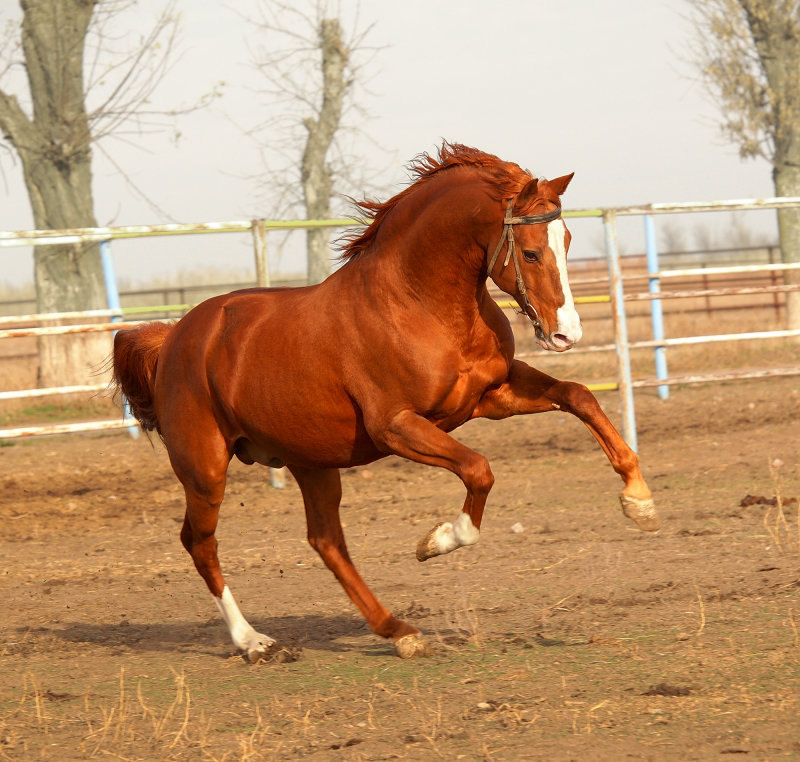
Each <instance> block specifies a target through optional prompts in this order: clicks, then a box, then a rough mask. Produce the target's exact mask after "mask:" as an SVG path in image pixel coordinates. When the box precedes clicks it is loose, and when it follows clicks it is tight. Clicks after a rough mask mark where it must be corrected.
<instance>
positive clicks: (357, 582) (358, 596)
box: [289, 467, 428, 659]
mask: <svg viewBox="0 0 800 762" xmlns="http://www.w3.org/2000/svg"><path fill="white" fill-rule="evenodd" d="M289 470H290V471H291V472H292V475H293V476H294V477H295V479H296V480H297V483H298V484H299V485H300V490H301V492H302V493H303V502H304V504H305V509H306V521H307V524H308V542H309V544H310V545H311V547H312V548H314V550H316V551H317V553H319V555H320V557H321V558H322V560H323V561H324V562H325V565H326V566H327V567H328V568H329V569H330V570H331V571H332V572H333V574H334V576H335V577H336V579H337V580H338V581H339V584H341V586H342V587H343V588H344V591H345V592H346V593H347V595H348V596H349V598H350V600H351V601H353V603H354V604H355V605H356V606H357V607H358V610H359V611H360V612H361V613H362V615H363V616H364V618H365V619H366V620H367V623H368V624H369V626H370V628H371V629H372V631H373V632H374V633H375V634H376V635H380V636H381V637H383V638H388V639H391V640H392V642H393V643H394V647H395V652H396V653H397V655H398V656H400V657H401V658H403V659H408V658H411V657H413V656H422V655H425V654H427V653H428V645H427V643H426V641H425V640H424V638H423V636H422V633H421V632H420V631H419V630H418V629H417V628H416V627H412V626H411V625H409V624H407V623H406V622H404V621H402V620H401V619H397V618H396V617H394V616H392V614H391V612H390V611H389V610H388V609H387V608H386V607H385V606H383V605H382V604H381V603H380V601H379V600H378V599H377V598H376V597H375V595H374V594H373V593H372V591H371V590H370V589H369V588H368V587H367V585H366V583H365V582H364V580H363V579H362V578H361V575H360V574H359V573H358V572H357V571H356V568H355V566H354V565H353V562H352V560H351V559H350V554H349V552H348V550H347V545H346V543H345V539H344V532H343V531H342V524H341V521H340V520H339V503H340V501H341V499H342V483H341V479H340V477H339V471H338V469H315V470H308V469H300V468H295V467H290V468H289Z"/></svg>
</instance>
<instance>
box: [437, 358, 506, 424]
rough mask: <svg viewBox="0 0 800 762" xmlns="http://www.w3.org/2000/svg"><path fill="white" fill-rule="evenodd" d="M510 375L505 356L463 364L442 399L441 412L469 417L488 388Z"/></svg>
mask: <svg viewBox="0 0 800 762" xmlns="http://www.w3.org/2000/svg"><path fill="white" fill-rule="evenodd" d="M507 375H508V364H507V362H506V361H505V359H504V358H492V359H491V360H488V361H485V360H484V361H477V362H473V363H470V364H468V365H465V366H463V367H462V368H461V369H460V370H459V372H458V375H457V378H456V380H455V383H453V384H452V386H451V387H450V389H449V390H448V393H447V394H446V396H445V397H444V399H443V400H442V404H441V410H440V412H441V413H442V414H444V416H446V417H451V416H454V417H457V418H464V420H466V418H468V417H469V416H470V414H471V413H472V411H473V410H474V408H475V406H476V405H477V404H478V402H479V401H480V399H481V397H483V395H484V394H485V393H486V391H487V389H489V388H491V387H493V386H496V385H497V384H499V383H501V382H502V381H503V379H504V378H505V377H506V376H507Z"/></svg>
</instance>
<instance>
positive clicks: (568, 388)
mask: <svg viewBox="0 0 800 762" xmlns="http://www.w3.org/2000/svg"><path fill="white" fill-rule="evenodd" d="M556 390H557V395H552V396H556V399H555V401H556V402H558V403H559V405H560V406H561V408H562V409H563V410H564V411H566V412H568V413H573V414H577V413H579V412H580V411H587V410H589V409H591V408H594V407H597V406H598V402H597V398H596V397H595V396H594V394H592V393H591V392H590V391H589V388H588V387H587V386H584V385H583V384H579V383H576V382H574V381H561V382H559V384H558V385H557V387H556ZM548 396H551V395H550V394H548Z"/></svg>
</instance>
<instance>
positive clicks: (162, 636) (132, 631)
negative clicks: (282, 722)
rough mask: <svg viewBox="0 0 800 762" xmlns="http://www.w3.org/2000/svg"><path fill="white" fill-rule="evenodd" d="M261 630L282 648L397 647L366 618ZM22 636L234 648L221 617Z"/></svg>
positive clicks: (295, 620) (321, 619) (294, 622)
mask: <svg viewBox="0 0 800 762" xmlns="http://www.w3.org/2000/svg"><path fill="white" fill-rule="evenodd" d="M251 623H252V625H253V627H255V629H256V630H258V631H259V632H263V633H265V634H267V635H269V636H270V637H272V638H274V639H275V640H276V641H277V642H278V644H279V645H280V646H281V647H284V648H290V649H306V648H307V649H311V650H315V651H329V652H333V653H340V652H353V651H356V652H361V653H362V654H375V655H379V654H382V653H383V652H384V651H386V652H389V651H391V650H392V645H391V643H388V642H387V643H385V644H383V643H381V642H380V639H378V638H377V636H375V635H373V634H372V633H371V631H370V629H369V627H368V626H367V624H366V622H364V620H362V619H359V618H358V617H356V616H349V615H345V614H339V615H335V616H323V615H318V614H309V615H304V616H281V617H274V618H261V619H258V618H254V619H253V620H252V622H251ZM17 630H18V635H19V637H20V638H23V637H27V638H33V639H40V638H43V639H45V640H50V641H52V640H53V639H55V640H60V641H63V642H66V643H73V644H76V645H81V646H88V647H99V648H107V649H110V650H111V651H112V652H114V651H118V652H125V651H133V652H135V653H146V652H159V651H163V652H167V651H168V652H177V653H195V654H197V653H204V654H207V655H210V656H217V657H222V658H227V657H228V656H229V655H230V653H231V649H233V646H232V644H231V642H230V638H229V637H228V633H227V631H226V629H225V624H224V622H223V621H222V620H221V619H216V618H213V619H209V620H208V621H205V622H187V621H180V622H159V623H154V624H145V623H139V622H129V621H128V620H122V621H121V622H118V623H116V624H111V623H84V622H74V623H71V624H68V625H66V626H60V627H59V626H53V627H37V628H34V629H31V628H17Z"/></svg>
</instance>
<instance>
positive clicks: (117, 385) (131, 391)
mask: <svg viewBox="0 0 800 762" xmlns="http://www.w3.org/2000/svg"><path fill="white" fill-rule="evenodd" d="M171 330H172V325H171V324H169V323H159V322H153V323H144V324H143V325H140V326H137V327H136V328H129V329H127V330H123V331H119V332H118V333H117V335H116V336H115V337H114V354H113V358H112V364H113V371H114V377H113V381H112V383H113V385H114V395H115V396H117V395H119V394H120V392H121V393H122V394H123V395H125V398H126V399H127V400H128V404H129V405H130V407H131V412H132V413H133V415H134V417H135V418H136V420H137V421H139V423H140V424H142V428H143V429H144V430H145V431H152V430H153V429H156V430H157V431H158V430H159V426H158V419H157V418H156V412H155V408H154V404H153V387H154V385H155V379H156V368H157V366H158V355H159V353H160V352H161V346H162V345H163V343H164V339H166V337H167V334H168V333H169V332H170V331H171Z"/></svg>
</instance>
